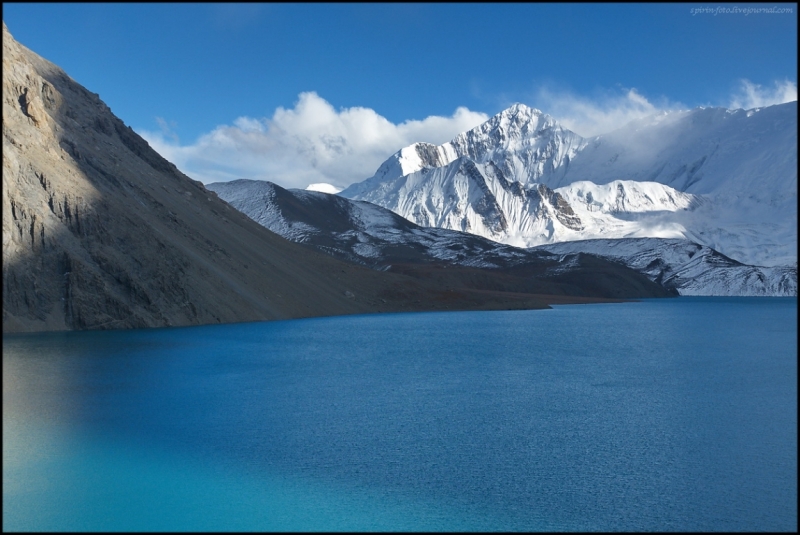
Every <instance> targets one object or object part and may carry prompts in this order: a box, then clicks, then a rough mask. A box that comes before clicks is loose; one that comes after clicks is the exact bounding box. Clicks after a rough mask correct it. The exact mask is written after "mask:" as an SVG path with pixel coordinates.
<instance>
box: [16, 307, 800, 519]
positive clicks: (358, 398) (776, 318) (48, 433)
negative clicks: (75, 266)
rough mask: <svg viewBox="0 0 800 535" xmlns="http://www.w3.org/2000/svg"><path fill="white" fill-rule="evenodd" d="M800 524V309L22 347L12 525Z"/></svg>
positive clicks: (542, 313)
mask: <svg viewBox="0 0 800 535" xmlns="http://www.w3.org/2000/svg"><path fill="white" fill-rule="evenodd" d="M796 528H797V299H796V298H678V299H666V300H646V301H643V302H640V303H624V304H603V305H577V306H561V307H556V308H554V309H553V310H536V311H508V312H461V313H426V314H388V315H374V316H351V317H338V318H322V319H309V320H297V321H285V322H273V323H249V324H237V325H221V326H208V327H192V328H178V329H153V330H138V331H110V332H89V333H60V334H59V333H48V334H39V335H15V336H4V337H3V529H4V530H97V531H103V530H137V531H143V530H350V529H355V530H533V531H535V530H628V531H636V530H679V531H685V530H698V531H705V530H733V531H737V530H738V531H741V530H748V531H749V530H776V531H779V530H786V531H794V530H796Z"/></svg>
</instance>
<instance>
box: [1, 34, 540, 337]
mask: <svg viewBox="0 0 800 535" xmlns="http://www.w3.org/2000/svg"><path fill="white" fill-rule="evenodd" d="M2 188H3V189H2V202H3V210H2V212H3V332H4V333H5V332H20V331H41V330H68V329H103V328H133V327H158V326H169V325H195V324H204V323H215V322H236V321H254V320H266V319H282V318H296V317H304V316H318V315H332V314H349V313H363V312H375V311H392V310H436V309H444V308H445V307H449V308H450V309H453V308H463V309H466V308H535V307H544V306H546V305H545V304H544V302H543V301H542V300H540V299H537V298H535V297H533V296H522V297H513V296H512V297H508V296H497V295H493V296H486V295H478V294H465V293H456V294H450V295H447V296H446V297H447V302H446V303H445V301H444V300H443V299H442V298H443V295H442V292H440V291H439V290H438V289H437V288H436V287H435V286H433V285H432V284H428V283H426V282H425V281H421V280H418V279H412V278H409V277H405V276H402V275H397V274H392V273H380V272H376V271H373V270H369V269H366V268H362V267H359V266H354V265H352V264H347V263H343V262H340V261H337V260H335V259H333V258H330V257H328V256H326V255H323V254H320V253H316V252H314V251H311V250H309V249H307V248H304V247H302V246H299V245H297V244H294V243H291V242H289V241H287V240H285V239H283V238H281V237H279V236H277V235H276V234H274V233H272V232H270V231H269V230H267V229H265V228H264V227H262V226H260V225H258V224H257V223H255V222H254V221H252V220H251V219H249V218H248V217H246V216H245V215H243V214H241V213H239V212H238V211H236V210H234V209H233V208H231V207H230V206H229V205H228V204H227V203H225V202H224V201H222V200H220V199H219V198H217V196H216V195H215V194H213V193H211V192H209V191H208V190H206V189H205V188H204V187H203V185H202V184H200V183H199V182H196V181H193V180H191V179H190V178H189V177H187V176H185V175H183V174H182V173H181V172H179V171H178V170H177V168H176V167H175V166H174V165H173V164H171V163H170V162H168V161H166V160H164V159H163V158H162V157H160V156H159V155H158V154H157V153H156V152H155V151H153V150H152V149H151V148H150V147H149V146H148V144H147V143H146V142H145V141H144V140H142V139H141V138H140V137H139V136H137V135H136V134H135V133H134V132H133V131H132V130H131V129H130V128H129V127H127V126H125V124H124V123H123V122H122V121H121V120H120V119H118V118H117V117H116V116H114V115H113V113H112V112H111V110H110V109H109V108H108V107H107V106H106V105H105V104H104V103H103V102H102V101H101V100H100V98H99V96H98V95H96V94H94V93H91V92H90V91H88V90H86V89H85V88H84V87H82V86H81V85H79V84H78V83H76V82H75V81H74V80H72V79H71V78H70V77H69V76H68V75H67V74H66V73H64V72H63V71H62V70H61V69H60V68H58V67H57V66H55V65H54V64H52V63H50V62H48V61H46V60H44V59H43V58H41V57H39V56H38V55H36V54H35V53H33V52H31V51H30V50H28V49H27V48H25V47H24V46H22V45H20V44H19V43H17V42H16V41H15V40H14V39H13V37H12V36H11V34H10V33H9V32H8V30H7V28H6V26H5V24H4V25H3V185H2Z"/></svg>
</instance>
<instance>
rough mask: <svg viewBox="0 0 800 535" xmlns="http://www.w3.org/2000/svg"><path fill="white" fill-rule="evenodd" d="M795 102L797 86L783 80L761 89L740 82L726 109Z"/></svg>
mask: <svg viewBox="0 0 800 535" xmlns="http://www.w3.org/2000/svg"><path fill="white" fill-rule="evenodd" d="M793 100H797V84H796V83H795V82H792V81H789V80H784V81H782V82H779V81H777V80H776V81H775V83H774V84H773V87H771V88H770V87H762V86H761V85H759V84H754V83H752V82H751V81H750V80H740V82H739V89H738V91H737V92H736V93H735V94H734V95H733V97H732V98H731V101H730V103H729V104H728V107H729V108H731V109H737V108H743V109H745V110H749V109H752V108H763V107H764V106H772V105H774V104H784V103H786V102H792V101H793Z"/></svg>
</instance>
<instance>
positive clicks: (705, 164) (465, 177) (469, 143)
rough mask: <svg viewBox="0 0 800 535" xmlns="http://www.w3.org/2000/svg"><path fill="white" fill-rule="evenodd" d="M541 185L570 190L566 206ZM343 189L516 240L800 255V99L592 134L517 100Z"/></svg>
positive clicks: (416, 217) (697, 112) (761, 256)
mask: <svg viewBox="0 0 800 535" xmlns="http://www.w3.org/2000/svg"><path fill="white" fill-rule="evenodd" d="M540 185H542V186H546V187H547V188H548V189H549V190H550V191H553V192H555V193H557V194H558V195H560V196H561V197H562V200H561V201H559V202H557V203H556V205H557V206H559V207H560V208H559V209H558V210H553V209H550V208H548V206H549V205H550V204H552V203H548V202H546V201H547V199H548V198H549V194H548V193H546V192H545V194H542V193H541V192H539V191H538V187H539V186H540ZM598 188H599V189H598ZM341 195H342V196H345V197H348V198H351V199H357V200H366V201H369V202H373V203H375V204H378V205H380V206H383V207H385V208H388V209H390V210H393V211H395V212H396V213H398V214H400V215H402V216H403V217H405V218H407V219H410V220H411V221H414V222H416V223H417V224H420V225H424V226H436V227H440V228H449V229H453V230H461V231H467V232H471V233H475V234H479V235H482V236H484V237H487V238H490V239H493V240H497V241H500V242H503V243H508V244H513V245H518V246H519V245H525V246H533V245H539V244H543V243H554V242H557V241H569V240H583V239H592V238H623V237H631V236H643V237H645V236H651V237H662V238H685V239H690V240H694V241H697V242H698V243H700V244H702V245H707V246H709V247H712V248H714V249H716V250H718V251H720V252H722V253H723V254H726V255H728V256H730V257H731V258H733V259H735V260H737V261H740V262H743V263H747V264H752V265H764V266H777V265H785V264H790V263H792V262H796V261H797V102H790V103H787V104H780V105H775V106H768V107H764V108H760V110H759V111H758V112H756V111H755V110H749V111H746V110H727V109H725V108H695V109H693V110H684V111H670V112H661V113H657V114H654V115H652V116H650V117H645V118H641V119H637V120H636V121H633V122H631V123H629V124H628V125H626V126H624V127H622V128H620V129H618V130H616V131H614V132H610V133H608V134H604V135H600V136H595V137H593V138H591V139H585V138H582V137H581V136H579V135H578V134H576V133H574V132H572V131H570V130H568V129H566V128H564V127H563V126H562V125H560V124H559V123H558V121H556V120H555V119H554V118H552V117H551V116H549V115H547V114H545V113H543V112H542V111H540V110H537V109H534V108H529V107H527V106H525V105H522V104H515V105H514V106H511V107H510V108H508V109H506V110H504V111H502V112H501V113H498V114H497V115H495V116H493V117H491V118H490V119H489V120H487V121H486V122H484V123H483V124H481V125H479V126H477V127H475V128H473V129H471V130H468V131H466V132H463V133H461V134H459V135H458V136H456V137H455V138H454V139H453V140H452V141H450V142H448V143H445V144H443V145H439V146H437V145H431V144H427V143H416V144H414V145H411V146H409V147H406V148H404V149H401V150H400V151H398V152H397V153H395V154H394V155H393V156H392V157H391V158H389V159H388V160H387V161H386V162H385V163H384V164H383V165H381V167H380V168H379V170H378V172H377V173H376V174H375V175H374V176H373V177H371V178H369V179H367V180H365V181H364V182H361V183H358V184H354V185H352V186H350V187H349V188H347V189H345V190H344V191H343V192H341ZM590 196H591V199H589V197H590ZM600 198H603V199H604V200H603V201H600ZM569 212H572V213H571V214H570V213H569ZM564 221H568V224H564Z"/></svg>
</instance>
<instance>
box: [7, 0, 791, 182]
mask: <svg viewBox="0 0 800 535" xmlns="http://www.w3.org/2000/svg"><path fill="white" fill-rule="evenodd" d="M718 6H720V7H725V8H729V9H732V8H734V7H736V8H737V9H738V10H739V11H736V12H729V13H724V12H719V11H717V12H715V13H709V12H700V13H694V14H693V12H692V10H693V9H697V8H704V7H710V8H712V9H714V10H716V8H717V7H718ZM773 6H777V7H778V8H781V7H784V8H785V7H789V8H791V9H792V13H791V14H781V13H749V14H747V13H746V9H747V8H748V7H753V8H755V7H773ZM3 19H4V21H5V23H6V24H7V26H8V28H9V31H10V32H11V33H12V35H13V36H14V37H15V38H16V39H17V40H18V41H19V42H20V43H22V44H23V45H25V46H27V47H28V48H30V49H32V50H33V51H34V52H36V53H38V54H40V55H41V56H43V57H45V58H46V59H49V60H50V61H52V62H54V63H56V64H57V65H59V66H60V67H62V68H63V69H64V70H65V71H66V72H67V73H68V74H69V75H70V76H72V78H74V79H75V80H76V81H78V82H79V83H81V84H82V85H84V86H85V87H87V88H88V89H90V90H91V91H93V92H96V93H99V94H100V97H101V98H102V99H103V100H104V101H105V102H106V103H107V104H108V105H109V106H110V107H111V109H112V111H113V112H114V113H115V114H116V115H117V116H119V117H120V118H121V119H122V120H123V121H125V122H126V123H127V124H129V125H131V126H132V127H133V128H134V129H135V130H136V131H137V132H139V133H140V134H142V135H143V136H144V137H145V138H146V139H147V140H148V141H149V142H150V143H151V145H153V146H154V147H155V148H156V149H157V150H159V151H160V152H161V153H162V154H164V155H165V156H166V157H167V158H169V159H171V160H172V161H174V162H175V163H176V164H177V165H178V167H180V168H181V169H182V170H183V171H184V172H186V173H187V174H189V175H190V176H193V177H194V178H197V179H200V180H203V181H204V182H213V181H217V180H230V179H233V178H259V179H267V180H273V181H275V182H277V183H279V184H281V185H284V186H287V187H305V185H307V184H308V183H311V182H329V183H333V184H336V185H338V186H346V185H347V184H349V183H351V182H354V181H360V180H363V179H364V178H366V177H368V176H370V175H371V174H372V173H373V172H374V171H375V169H376V168H377V166H378V165H380V163H381V162H382V161H383V160H384V159H385V158H386V157H388V156H389V155H391V154H392V153H393V152H395V151H396V150H398V149H400V148H401V147H402V146H405V145H407V144H409V143H411V142H414V141H429V142H433V143H442V142H444V141H447V140H449V139H450V138H452V137H453V136H454V135H455V134H457V133H458V132H460V131H462V130H465V129H468V128H471V127H472V126H475V125H477V124H479V123H480V122H482V121H483V120H485V119H486V118H487V117H488V116H491V115H493V114H495V113H498V112H499V111H501V110H502V109H504V108H505V107H507V106H508V105H510V104H512V103H514V102H522V103H525V104H528V105H530V106H532V107H537V108H539V109H542V110H543V111H545V112H546V113H549V114H551V115H553V116H554V117H555V118H556V119H558V120H560V121H562V122H563V123H564V124H565V125H566V126H568V127H569V128H572V129H573V130H575V131H576V132H577V133H579V134H581V135H595V134H599V133H603V132H604V131H608V130H610V129H612V128H615V127H618V126H621V125H622V124H623V123H624V122H626V121H627V120H630V119H633V118H636V117H639V116H641V115H646V114H649V113H654V112H657V111H660V110H670V109H685V108H692V107H695V106H701V105H702V106H726V107H734V106H735V107H752V106H759V105H768V104H772V103H777V102H782V101H786V100H792V99H794V100H796V98H797V97H796V94H797V85H796V84H797V8H796V6H795V5H793V4H774V5H770V6H763V5H756V4H658V5H635V4H634V5H629V4H610V5H583V4H567V5H548V4H523V5H518V4H434V5H429V4H372V5H361V4H306V5H282V4H265V5H258V4H239V5H235V4H234V5H222V4H190V5H185V4H14V3H5V4H3Z"/></svg>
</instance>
